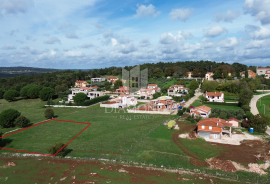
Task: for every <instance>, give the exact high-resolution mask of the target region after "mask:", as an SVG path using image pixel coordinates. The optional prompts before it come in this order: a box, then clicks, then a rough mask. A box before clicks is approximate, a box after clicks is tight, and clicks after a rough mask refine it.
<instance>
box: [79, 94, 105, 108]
mask: <svg viewBox="0 0 270 184" xmlns="http://www.w3.org/2000/svg"><path fill="white" fill-rule="evenodd" d="M109 98H110V96H109V95H105V96H100V97H96V98H93V99H92V100H87V101H85V102H83V103H82V105H83V106H89V105H93V104H95V103H98V102H101V101H105V100H108V99H109Z"/></svg>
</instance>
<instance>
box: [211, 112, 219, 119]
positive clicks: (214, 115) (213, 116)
mask: <svg viewBox="0 0 270 184" xmlns="http://www.w3.org/2000/svg"><path fill="white" fill-rule="evenodd" d="M216 117H218V115H217V114H216V113H213V112H212V113H211V114H210V115H209V118H216Z"/></svg>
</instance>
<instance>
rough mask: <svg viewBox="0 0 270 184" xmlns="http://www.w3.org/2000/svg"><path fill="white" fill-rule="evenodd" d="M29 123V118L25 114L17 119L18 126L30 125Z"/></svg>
mask: <svg viewBox="0 0 270 184" xmlns="http://www.w3.org/2000/svg"><path fill="white" fill-rule="evenodd" d="M29 123H30V121H29V119H27V118H26V117H25V116H19V117H18V118H17V119H16V121H15V124H16V126H18V127H21V128H25V127H28V126H29Z"/></svg>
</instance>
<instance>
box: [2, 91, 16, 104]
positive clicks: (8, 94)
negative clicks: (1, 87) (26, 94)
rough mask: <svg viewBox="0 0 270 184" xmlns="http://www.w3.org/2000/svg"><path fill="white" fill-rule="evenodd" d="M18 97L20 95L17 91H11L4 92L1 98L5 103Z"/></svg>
mask: <svg viewBox="0 0 270 184" xmlns="http://www.w3.org/2000/svg"><path fill="white" fill-rule="evenodd" d="M19 95H20V93H19V92H18V91H16V90H13V89H11V90H8V91H6V92H5V94H4V95H3V98H4V99H5V100H7V101H13V100H15V97H18V96H19Z"/></svg>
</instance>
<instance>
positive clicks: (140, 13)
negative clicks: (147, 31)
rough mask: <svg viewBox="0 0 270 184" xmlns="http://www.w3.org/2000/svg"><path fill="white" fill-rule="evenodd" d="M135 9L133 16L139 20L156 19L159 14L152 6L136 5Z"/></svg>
mask: <svg viewBox="0 0 270 184" xmlns="http://www.w3.org/2000/svg"><path fill="white" fill-rule="evenodd" d="M137 7H138V9H137V10H136V12H137V14H136V15H134V17H140V18H145V17H156V16H158V15H159V14H160V13H161V12H160V11H156V9H155V6H153V5H152V4H149V5H148V6H145V5H137Z"/></svg>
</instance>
